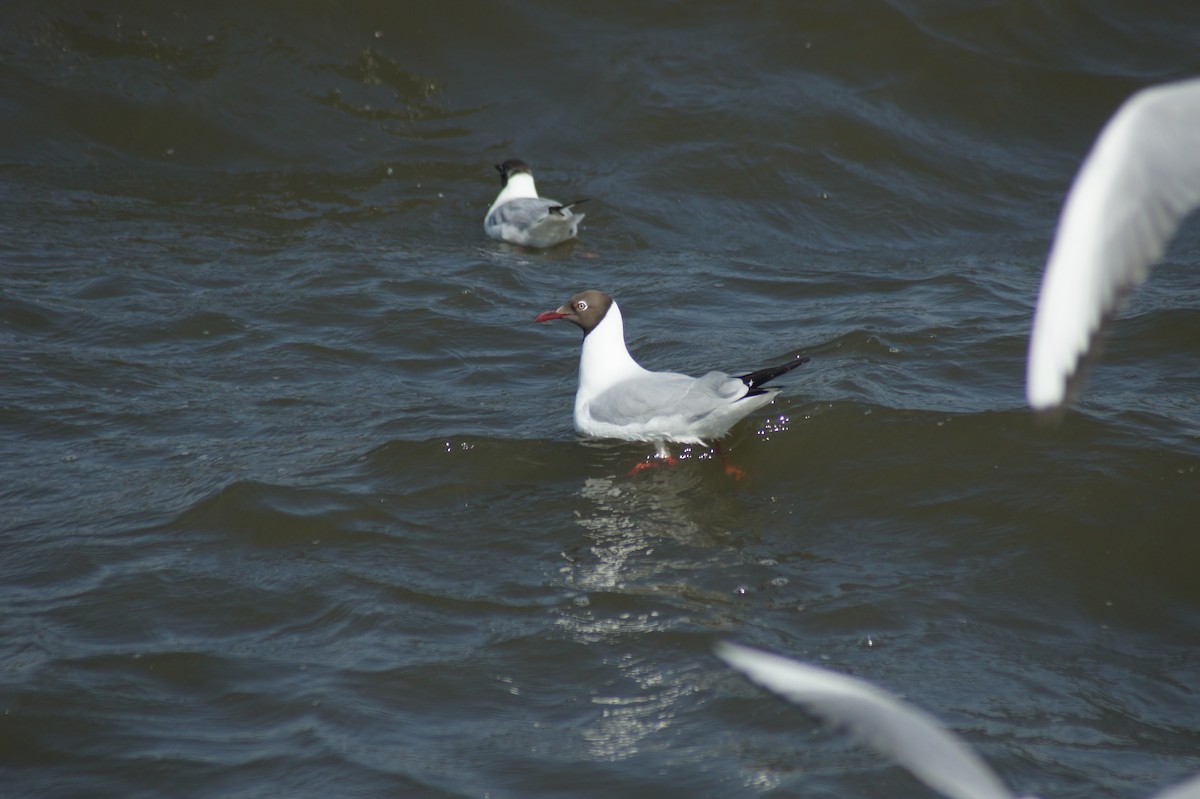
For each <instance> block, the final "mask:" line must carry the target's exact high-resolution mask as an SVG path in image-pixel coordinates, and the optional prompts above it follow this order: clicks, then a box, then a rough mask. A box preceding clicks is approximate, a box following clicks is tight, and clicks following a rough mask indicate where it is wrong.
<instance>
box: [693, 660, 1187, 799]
mask: <svg viewBox="0 0 1200 799" xmlns="http://www.w3.org/2000/svg"><path fill="white" fill-rule="evenodd" d="M716 653H717V657H719V658H721V659H722V660H724V661H725V662H726V663H727V664H729V665H730V666H732V667H733V668H735V669H737V670H738V671H740V672H742V673H743V674H745V675H746V676H747V677H749V678H750V679H751V680H752V681H754V682H756V683H758V684H759V685H761V686H763V687H764V688H767V689H769V690H771V691H774V692H775V693H777V694H779V695H781V696H783V697H784V698H786V699H789V700H791V701H792V702H795V703H796V704H798V705H801V706H802V707H804V708H805V709H806V710H808V711H809V712H810V713H812V714H813V715H814V716H817V717H818V718H820V719H822V720H824V721H826V722H829V723H831V724H835V725H838V726H842V727H845V728H847V729H849V731H850V732H851V733H852V734H854V735H855V736H856V737H858V738H859V740H861V741H862V742H863V743H865V744H866V745H868V746H870V747H871V748H872V749H874V750H875V751H877V752H879V753H880V754H881V755H883V756H885V757H887V758H890V759H891V760H894V761H895V762H896V763H898V764H899V765H901V766H903V767H904V768H905V769H907V770H908V771H909V772H911V773H912V775H913V776H915V777H916V778H917V779H919V780H921V782H923V783H925V784H926V785H928V786H929V787H930V788H932V789H933V790H935V791H937V792H938V793H940V794H942V795H943V796H947V797H950V799H1015V795H1014V794H1013V793H1012V791H1010V790H1009V789H1008V788H1007V787H1006V786H1005V785H1004V783H1003V782H1001V781H1000V778H999V777H997V776H996V772H994V771H992V769H991V767H990V766H988V764H987V763H985V762H984V761H983V758H981V757H980V756H979V755H978V754H977V753H976V752H975V750H974V749H972V748H971V747H970V745H969V744H967V742H966V741H964V740H962V739H961V738H959V737H958V736H957V735H955V734H954V733H952V732H950V730H948V729H946V727H945V726H943V725H942V723H941V722H940V721H938V720H937V719H935V718H934V717H933V716H931V715H929V714H928V713H926V712H925V711H924V710H921V709H920V708H918V707H916V706H914V705H911V704H909V703H908V702H905V701H903V700H901V699H898V698H897V697H895V696H892V695H891V694H889V693H888V692H887V691H884V690H883V689H881V688H877V687H876V686H874V685H872V684H871V683H869V682H866V681H865V680H860V679H857V678H855V677H849V676H847V675H845V674H838V673H837V672H834V671H829V670H828V669H823V668H819V667H817V666H810V665H807V664H804V663H800V662H799V661H795V660H791V659H790V658H785V657H781V656H780V655H772V654H769V653H767V652H762V651H760V650H757V649H751V648H749V647H745V646H741V645H739V644H732V643H728V642H721V643H718V644H717V646H716ZM1030 799H1032V798H1030ZM1153 799H1200V775H1193V776H1192V777H1190V778H1188V779H1186V780H1184V781H1183V782H1181V783H1179V784H1177V785H1174V786H1172V787H1170V788H1167V789H1166V790H1165V791H1161V792H1159V793H1158V794H1156V795H1155V796H1154V798H1153Z"/></svg>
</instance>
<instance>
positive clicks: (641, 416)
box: [590, 372, 748, 426]
mask: <svg viewBox="0 0 1200 799" xmlns="http://www.w3.org/2000/svg"><path fill="white" fill-rule="evenodd" d="M747 391H748V389H747V387H746V384H745V383H743V382H742V381H741V380H738V379H737V378H735V377H730V376H729V375H727V374H725V373H724V372H709V373H708V374H706V375H705V376H704V377H701V378H695V377H689V376H688V375H683V374H678V373H676V372H648V373H647V374H644V375H639V376H638V377H633V378H630V379H629V380H624V381H622V382H620V383H617V384H616V385H615V386H613V387H612V388H610V389H608V390H607V391H604V392H601V393H600V394H599V395H597V396H596V397H595V399H593V400H592V402H591V405H590V413H591V416H592V418H593V419H595V420H596V421H599V422H604V423H606V424H613V425H622V426H624V425H644V424H648V423H650V422H652V421H653V420H656V419H662V418H664V417H678V418H682V419H685V420H688V421H691V422H695V421H699V420H700V419H703V418H704V417H706V416H708V415H709V414H711V413H712V412H713V411H715V410H717V409H718V408H721V407H723V406H725V405H728V404H730V403H731V402H733V401H735V400H737V399H739V398H740V397H741V396H743V395H744V394H745V393H746V392H747Z"/></svg>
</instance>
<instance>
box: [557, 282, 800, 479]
mask: <svg viewBox="0 0 1200 799" xmlns="http://www.w3.org/2000/svg"><path fill="white" fill-rule="evenodd" d="M554 319H566V320H567V321H568V322H572V323H574V324H576V325H578V326H579V328H580V329H582V330H583V349H582V352H581V353H580V356H579V389H578V391H577V392H576V394H575V429H576V430H578V431H579V432H580V433H582V434H584V435H586V436H591V437H594V438H619V439H625V440H627V441H650V442H653V443H654V445H655V447H656V448H657V454H658V457H659V458H667V459H670V453H669V451H668V450H667V443H668V442H673V443H678V444H701V445H704V446H708V444H709V442H713V441H714V439H718V438H721V437H722V436H724V435H725V434H726V433H728V432H729V429H730V428H731V427H733V425H734V424H736V423H737V422H738V421H740V420H741V419H743V418H744V417H746V416H748V415H749V414H751V413H753V412H754V411H755V410H757V409H758V408H761V407H762V406H764V405H766V404H767V403H769V402H770V401H771V400H773V399H774V398H775V395H776V394H777V393H778V391H779V389H777V388H775V387H771V388H763V387H762V386H763V384H764V383H767V382H768V381H770V380H773V379H775V378H776V377H779V376H780V375H782V374H785V373H787V372H790V371H791V370H792V369H795V368H796V367H797V366H800V365H801V364H803V363H807V362H808V360H809V359H808V358H801V357H796V358H793V359H792V360H790V361H788V362H787V363H785V364H783V365H781V366H774V367H770V368H768V369H762V370H759V371H757V372H750V373H749V374H744V375H736V376H734V375H728V374H725V373H724V372H709V373H708V374H706V375H704V376H703V377H689V376H688V375H684V374H679V373H677V372H651V371H649V370H647V369H643V368H642V367H641V365H639V364H638V362H637V361H635V360H634V359H633V356H632V355H630V354H629V350H628V348H626V346H625V326H624V322H623V321H622V319H621V309H620V308H618V307H617V303H616V302H615V301H614V300H613V298H612V297H610V296H608V295H607V294H604V293H603V292H600V291H584V292H581V293H579V294H576V295H575V296H574V297H572V298H571V299H569V300H567V301H566V303H564V304H563V305H562V306H561V307H560V308H558V309H557V310H554V311H547V312H545V313H542V314H538V316H537V317H536V318H535V319H534V321H535V322H549V321H552V320H554ZM718 453H719V450H718ZM644 465H645V464H642V466H644ZM635 471H637V470H636V469H635ZM726 471H728V472H730V474H736V473H739V470H737V469H736V468H735V467H726Z"/></svg>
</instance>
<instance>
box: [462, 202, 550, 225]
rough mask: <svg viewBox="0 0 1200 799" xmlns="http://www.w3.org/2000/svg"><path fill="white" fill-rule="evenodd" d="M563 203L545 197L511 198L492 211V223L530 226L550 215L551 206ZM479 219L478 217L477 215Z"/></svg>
mask: <svg viewBox="0 0 1200 799" xmlns="http://www.w3.org/2000/svg"><path fill="white" fill-rule="evenodd" d="M561 207H562V203H559V202H555V201H554V200H549V199H546V198H545V197H522V198H520V199H516V200H509V201H508V202H506V203H504V204H503V205H501V206H500V207H499V208H497V209H496V210H495V211H492V215H491V220H490V221H491V223H492V224H496V225H512V226H515V227H520V228H530V227H533V226H534V225H536V224H537V223H539V222H541V221H542V220H543V219H545V218H546V217H548V216H550V209H551V208H561ZM476 219H478V217H476Z"/></svg>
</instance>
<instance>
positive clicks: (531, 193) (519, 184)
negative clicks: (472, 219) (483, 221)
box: [488, 172, 538, 214]
mask: <svg viewBox="0 0 1200 799" xmlns="http://www.w3.org/2000/svg"><path fill="white" fill-rule="evenodd" d="M537 196H538V193H537V186H535V185H534V184H533V175H531V174H529V173H528V172H518V173H517V174H515V175H510V176H509V178H508V182H507V183H505V184H504V188H503V189H501V190H500V193H499V194H497V195H496V201H495V202H494V203H492V207H491V208H490V209H488V213H489V214H490V213H491V212H492V211H494V210H496V208H498V207H499V206H501V205H503V204H504V203H506V202H508V201H509V200H521V199H530V198H536V197H537Z"/></svg>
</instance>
